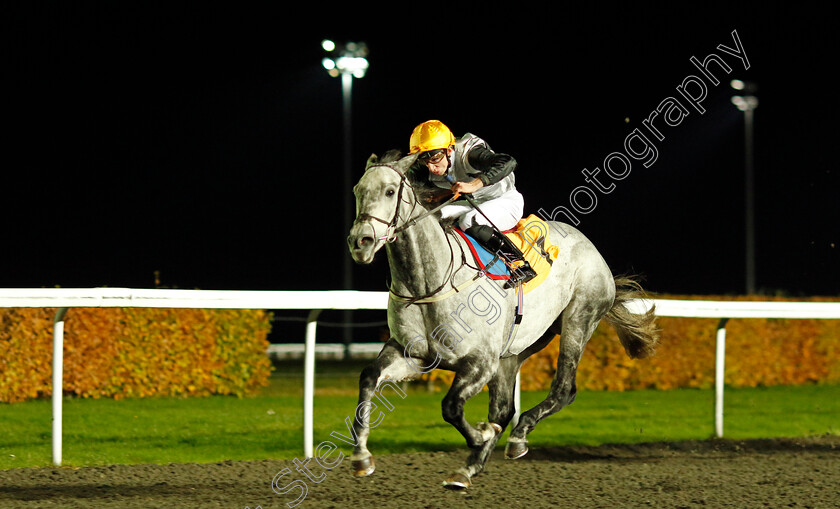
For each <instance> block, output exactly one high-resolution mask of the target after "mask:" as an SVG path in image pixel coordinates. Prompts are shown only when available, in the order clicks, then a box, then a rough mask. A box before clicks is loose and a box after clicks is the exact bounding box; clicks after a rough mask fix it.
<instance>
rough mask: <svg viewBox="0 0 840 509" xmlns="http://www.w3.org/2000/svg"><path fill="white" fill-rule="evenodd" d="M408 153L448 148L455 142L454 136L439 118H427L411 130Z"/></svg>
mask: <svg viewBox="0 0 840 509" xmlns="http://www.w3.org/2000/svg"><path fill="white" fill-rule="evenodd" d="M408 144H409V154H416V153H418V152H428V151H429V150H437V149H440V148H449V146H451V145H454V144H455V136H453V135H452V131H450V130H449V128H448V127H446V126H445V125H444V124H443V122H441V121H440V120H428V121H426V122H423V123H422V124H420V125H418V126H417V127H415V128H414V131H412V132H411V139H410V140H409V142H408Z"/></svg>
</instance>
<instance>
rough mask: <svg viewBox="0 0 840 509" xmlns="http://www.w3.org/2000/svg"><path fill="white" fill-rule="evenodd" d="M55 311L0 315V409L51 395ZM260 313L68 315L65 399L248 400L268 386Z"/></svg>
mask: <svg viewBox="0 0 840 509" xmlns="http://www.w3.org/2000/svg"><path fill="white" fill-rule="evenodd" d="M54 315H55V309H27V308H14V309H0V401H2V402H16V401H23V400H26V399H30V398H37V397H42V396H47V395H49V394H51V392H52V320H53V316H54ZM270 329H271V315H270V314H269V313H267V312H265V311H260V310H211V309H153V308H73V309H70V310H68V312H67V316H66V318H65V330H64V391H65V393H69V394H74V395H77V396H81V397H92V398H99V397H103V396H104V397H113V398H116V399H119V398H129V397H147V396H205V395H210V394H234V395H237V396H244V395H247V394H252V393H254V392H256V391H257V390H259V388H260V387H262V386H265V385H266V384H267V383H268V376H269V374H270V372H271V363H270V361H269V359H268V357H267V356H266V348H267V346H268V340H267V336H268V333H269V331H270Z"/></svg>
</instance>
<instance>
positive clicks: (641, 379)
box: [429, 296, 840, 391]
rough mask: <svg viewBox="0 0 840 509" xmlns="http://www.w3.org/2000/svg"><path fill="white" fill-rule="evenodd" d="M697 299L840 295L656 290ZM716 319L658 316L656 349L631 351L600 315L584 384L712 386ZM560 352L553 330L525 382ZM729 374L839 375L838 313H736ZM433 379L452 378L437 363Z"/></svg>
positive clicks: (782, 378)
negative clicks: (639, 355) (648, 353)
mask: <svg viewBox="0 0 840 509" xmlns="http://www.w3.org/2000/svg"><path fill="white" fill-rule="evenodd" d="M657 298H673V299H694V300H761V301H764V300H777V301H782V300H788V301H800V300H803V301H812V302H817V301H837V299H828V298H808V299H786V298H779V297H757V296H756V297H724V296H714V297H712V296H702V297H698V296H667V297H664V296H657ZM718 322H719V320H718V319H714V318H712V319H709V318H676V317H674V318H671V317H660V318H659V319H658V323H659V326H660V328H661V329H662V332H661V343H660V345H659V348H658V349H657V353H656V355H655V356H653V357H651V358H649V359H631V358H630V357H628V356H627V354H625V353H624V349H623V348H622V347H621V344H620V343H619V341H618V337H617V335H616V333H615V331H614V330H613V329H612V327H610V326H609V325H608V324H606V323H603V322H602V323H601V324H600V325H599V326H598V328H597V329H596V331H595V333H594V334H593V335H592V339H591V340H590V341H589V344H587V346H586V349H585V350H584V354H583V358H582V360H581V362H580V365H579V367H578V376H577V383H578V387H579V388H582V389H589V390H618V391H621V390H627V389H645V388H654V389H675V388H683V387H695V388H708V387H712V386H713V385H714V377H715V333H716V331H717V325H718ZM558 352H559V342H558V339H557V338H556V337H555V339H554V341H552V342H551V344H549V345H548V346H547V347H546V348H545V349H543V350H542V351H540V352H538V353H537V354H535V355H534V356H532V357H531V358H530V359H528V360H527V361H526V362H525V364H524V365H523V366H522V372H521V383H522V389H523V390H546V389H548V387H549V386H550V384H551V380H552V378H553V377H554V373H555V370H556V364H557V356H558ZM724 362H725V378H724V379H725V382H726V383H727V384H728V385H731V386H734V387H756V386H771V385H799V384H807V383H824V384H837V383H840V320H811V319H807V320H799V319H796V320H794V319H760V318H748V319H747V318H744V319H740V318H739V319H732V320H729V322H728V323H727V324H726V357H725V359H724ZM429 376H431V378H432V379H440V380H444V381H446V382H447V383H448V382H450V381H451V379H452V374H451V373H449V372H444V371H434V372H432V373H431V374H430V375H429Z"/></svg>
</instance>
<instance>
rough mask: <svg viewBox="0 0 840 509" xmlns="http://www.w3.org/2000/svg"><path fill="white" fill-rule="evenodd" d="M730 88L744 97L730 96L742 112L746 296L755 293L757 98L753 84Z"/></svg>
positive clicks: (738, 82)
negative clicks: (754, 124)
mask: <svg viewBox="0 0 840 509" xmlns="http://www.w3.org/2000/svg"><path fill="white" fill-rule="evenodd" d="M730 86H731V87H732V88H734V89H735V90H743V91H744V92H745V93H746V95H735V96H732V104H734V105H735V106H736V107H737V108H738V109H739V110H741V111H743V112H744V177H745V179H744V180H745V182H744V208H745V214H744V216H745V222H746V225H745V226H746V235H745V236H746V239H745V240H746V249H745V254H746V291H747V295H750V294H754V293H755V192H754V179H755V175H754V166H753V143H754V142H753V133H754V128H753V114H754V112H755V109H756V108H757V107H758V98H757V97H755V96H754V95H752V94H753V92H755V90H756V86H755V83H750V82H744V81H741V80H732V81H731V82H730Z"/></svg>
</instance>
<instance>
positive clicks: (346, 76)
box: [321, 39, 370, 357]
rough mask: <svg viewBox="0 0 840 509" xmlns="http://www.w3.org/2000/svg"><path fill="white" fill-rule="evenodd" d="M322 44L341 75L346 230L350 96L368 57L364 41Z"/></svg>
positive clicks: (347, 281)
mask: <svg viewBox="0 0 840 509" xmlns="http://www.w3.org/2000/svg"><path fill="white" fill-rule="evenodd" d="M321 48H322V49H323V50H324V51H325V52H326V56H325V57H324V58H323V59H322V60H321V64H322V65H323V66H324V69H326V70H327V72H328V73H329V75H330V76H332V77H334V78H337V77H341V97H342V112H343V113H342V118H343V124H344V186H343V191H344V231H345V232H349V231H350V227H351V226H352V224H353V215H354V214H353V209H354V208H355V203H354V200H353V193H352V189H353V179H352V170H351V166H352V154H353V151H352V96H353V78H357V79H360V78H363V77H364V75H365V73H366V72H367V70H368V67H369V66H370V64H369V63H368V61H367V55H368V48H367V45H366V44H365V43H363V42H347V43H344V44H336V43H335V42H333V41H331V40H329V39H324V40H323V41H321ZM343 260H344V264H343V272H344V274H343V283H344V285H343V286H344V289H345V290H352V289H353V262H352V260H351V259H350V255H349V254H348V253H347V251H346V250H345V251H344V258H343ZM351 316H352V314H351V312H350V311H345V312H344V322H345V324H349V323H350V321H351ZM351 342H352V335H351V330H350V328H349V326H348V325H345V327H344V353H345V357H349V354H350V343H351Z"/></svg>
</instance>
